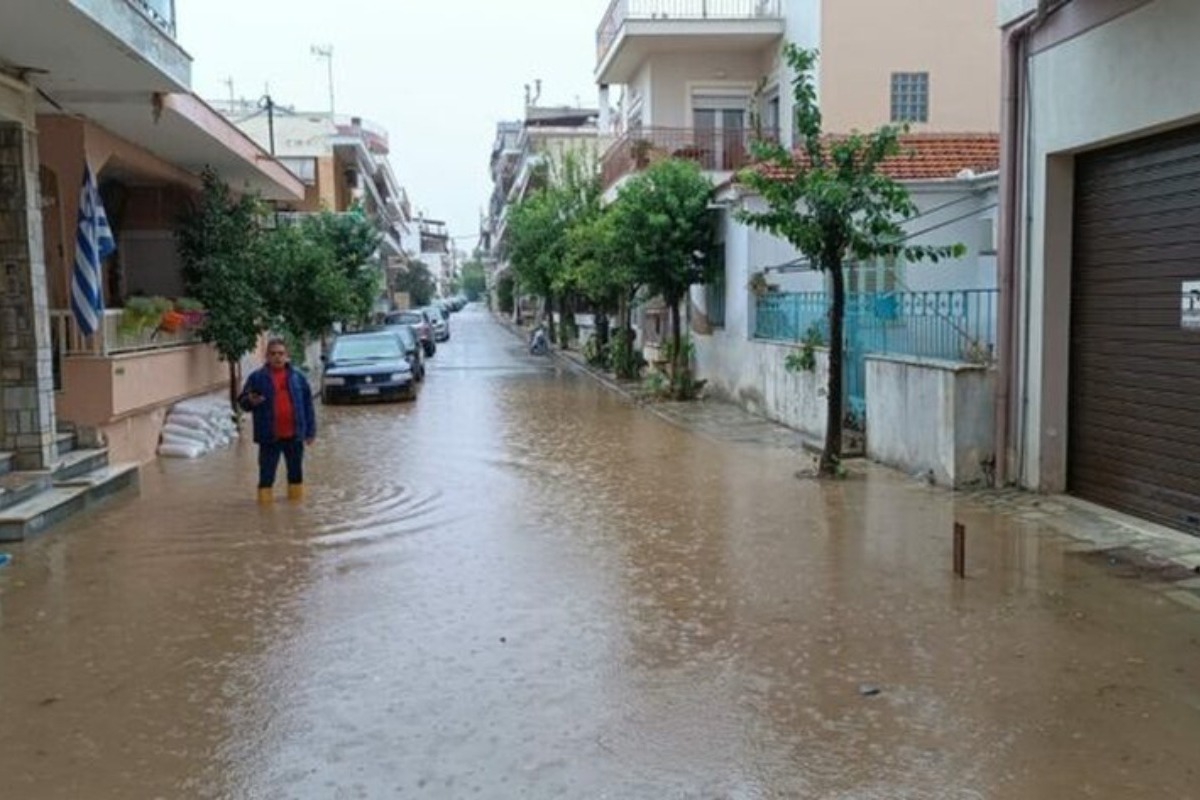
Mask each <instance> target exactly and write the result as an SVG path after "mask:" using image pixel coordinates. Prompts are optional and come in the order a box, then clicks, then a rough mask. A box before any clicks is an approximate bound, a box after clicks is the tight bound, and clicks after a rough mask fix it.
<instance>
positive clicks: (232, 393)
mask: <svg viewBox="0 0 1200 800" xmlns="http://www.w3.org/2000/svg"><path fill="white" fill-rule="evenodd" d="M228 364H229V409H230V411H232V412H233V415H234V416H235V417H236V416H237V414H238V411H239V409H238V395H239V394H241V389H242V387H241V381H240V380H239V378H240V377H241V376H240V375H238V362H237V361H235V360H234V359H230V360H229V362H228Z"/></svg>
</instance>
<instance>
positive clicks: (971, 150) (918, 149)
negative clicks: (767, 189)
mask: <svg viewBox="0 0 1200 800" xmlns="http://www.w3.org/2000/svg"><path fill="white" fill-rule="evenodd" d="M900 147H901V152H900V154H899V155H895V156H892V157H891V158H889V159H887V160H886V161H884V162H883V164H882V166H881V168H880V171H881V172H883V173H884V174H885V175H887V176H888V177H891V178H894V179H895V180H898V181H929V180H946V179H950V178H955V177H957V176H958V175H959V174H961V173H962V172H963V171H964V170H971V171H972V172H974V173H976V174H980V173H985V172H995V171H996V170H997V169H999V168H1000V136H999V134H995V133H913V134H906V135H904V136H901V137H900ZM796 155H797V157H798V158H800V159H802V160H806V158H805V156H804V153H803V151H797V153H796ZM768 170H769V171H768V174H771V173H774V174H777V175H779V176H780V177H783V175H782V173H780V172H779V171H778V170H775V169H769V168H768Z"/></svg>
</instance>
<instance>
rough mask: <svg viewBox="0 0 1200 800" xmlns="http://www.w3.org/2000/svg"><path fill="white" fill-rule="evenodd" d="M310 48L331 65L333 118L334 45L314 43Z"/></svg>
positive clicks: (330, 105) (330, 100)
mask: <svg viewBox="0 0 1200 800" xmlns="http://www.w3.org/2000/svg"><path fill="white" fill-rule="evenodd" d="M309 50H310V52H311V53H312V54H313V55H314V56H316V57H317V58H323V59H325V62H326V64H327V65H328V67H329V116H330V117H331V118H332V117H333V112H334V106H333V45H331V44H329V45H325V46H324V47H321V46H320V45H315V44H314V45H313V46H312V47H310V48H309Z"/></svg>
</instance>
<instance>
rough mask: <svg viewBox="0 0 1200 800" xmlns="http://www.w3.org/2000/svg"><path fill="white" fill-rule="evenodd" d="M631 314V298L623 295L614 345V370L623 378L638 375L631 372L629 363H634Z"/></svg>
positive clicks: (619, 306)
mask: <svg viewBox="0 0 1200 800" xmlns="http://www.w3.org/2000/svg"><path fill="white" fill-rule="evenodd" d="M629 315H630V308H629V299H628V298H626V297H625V296H624V295H622V296H621V298H620V299H619V300H618V301H617V336H616V340H615V342H614V345H613V347H614V348H615V350H616V352H614V354H613V365H614V367H615V369H614V370H613V371H614V372H615V373H616V375H617V377H618V378H622V379H629V378H633V377H636V376H634V375H631V374H629V373H630V369H629V365H630V364H632V363H633V337H632V336H631V335H630V333H631V328H632V327H633V326H632V325H630V322H629Z"/></svg>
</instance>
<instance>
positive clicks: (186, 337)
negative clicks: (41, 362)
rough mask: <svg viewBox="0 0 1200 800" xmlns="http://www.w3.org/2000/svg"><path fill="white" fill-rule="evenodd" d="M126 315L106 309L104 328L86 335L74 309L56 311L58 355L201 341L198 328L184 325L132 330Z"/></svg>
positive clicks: (128, 350)
mask: <svg viewBox="0 0 1200 800" xmlns="http://www.w3.org/2000/svg"><path fill="white" fill-rule="evenodd" d="M124 315H125V312H124V311H123V310H122V309H119V308H109V309H105V311H104V318H103V322H102V324H101V326H100V330H98V331H97V332H96V334H95V335H93V336H84V335H83V333H82V332H81V331H80V330H79V325H78V324H77V323H76V321H75V314H74V313H73V312H71V311H63V310H61V309H54V310H52V311H51V312H50V326H51V331H50V333H51V338H52V340H53V342H54V350H55V355H56V356H67V357H71V356H96V357H106V356H114V355H120V354H122V353H135V352H139V351H143V350H165V349H167V348H169V347H180V346H183V345H191V344H197V343H199V342H200V334H199V332H198V331H197V330H196V329H195V328H181V329H180V330H178V331H174V332H167V331H164V330H161V329H157V328H156V329H145V328H143V329H138V330H132V329H129V328H128V327H126V326H122V324H121V321H122V318H123V317H124Z"/></svg>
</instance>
